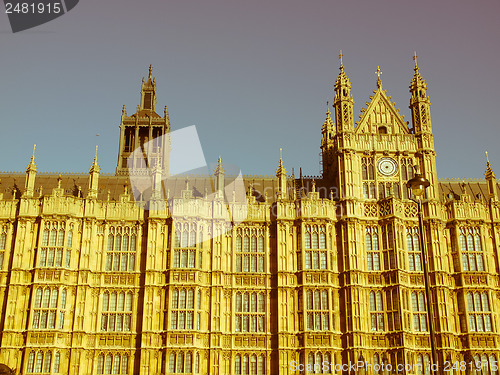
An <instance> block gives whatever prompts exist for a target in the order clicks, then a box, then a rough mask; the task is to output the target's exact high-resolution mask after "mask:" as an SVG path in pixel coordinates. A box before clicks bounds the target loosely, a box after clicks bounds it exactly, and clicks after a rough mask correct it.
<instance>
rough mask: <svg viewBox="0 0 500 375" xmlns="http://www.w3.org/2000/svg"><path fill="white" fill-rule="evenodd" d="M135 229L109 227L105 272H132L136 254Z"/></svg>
mask: <svg viewBox="0 0 500 375" xmlns="http://www.w3.org/2000/svg"><path fill="white" fill-rule="evenodd" d="M136 236H137V235H136V229H135V228H130V227H111V228H110V229H109V235H108V251H107V254H106V271H116V272H118V271H120V272H124V271H134V270H135V254H136V241H137V238H136Z"/></svg>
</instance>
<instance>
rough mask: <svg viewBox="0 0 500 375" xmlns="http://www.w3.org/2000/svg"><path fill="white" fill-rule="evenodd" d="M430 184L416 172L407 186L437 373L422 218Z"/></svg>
mask: <svg viewBox="0 0 500 375" xmlns="http://www.w3.org/2000/svg"><path fill="white" fill-rule="evenodd" d="M429 185H430V182H429V180H427V179H426V178H425V177H424V176H423V175H421V174H420V173H417V174H415V176H414V177H413V178H412V179H411V180H409V181H408V182H407V184H406V186H407V187H408V188H409V189H411V191H412V193H413V195H414V196H415V199H412V200H413V201H414V202H416V203H417V204H418V229H419V235H420V241H419V244H420V252H421V253H422V265H423V268H424V284H425V299H426V302H427V320H428V321H429V333H430V340H431V361H432V365H431V369H432V367H433V366H434V364H436V365H437V369H436V370H437V371H436V372H437V373H440V371H439V363H437V353H436V334H435V332H434V312H433V310H432V305H431V290H430V286H429V284H430V283H429V271H428V267H427V253H426V251H425V240H424V223H423V220H422V197H423V195H424V193H425V189H427V188H428V187H429Z"/></svg>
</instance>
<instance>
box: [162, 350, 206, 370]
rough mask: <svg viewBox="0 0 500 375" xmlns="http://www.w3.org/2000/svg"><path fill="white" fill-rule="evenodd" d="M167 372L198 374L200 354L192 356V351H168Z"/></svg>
mask: <svg viewBox="0 0 500 375" xmlns="http://www.w3.org/2000/svg"><path fill="white" fill-rule="evenodd" d="M193 361H194V363H193ZM193 365H194V366H193ZM193 367H194V369H193ZM168 372H169V373H171V374H193V373H194V374H198V373H199V372H200V354H199V353H196V354H195V355H194V358H193V353H192V352H179V353H170V361H169V371H168Z"/></svg>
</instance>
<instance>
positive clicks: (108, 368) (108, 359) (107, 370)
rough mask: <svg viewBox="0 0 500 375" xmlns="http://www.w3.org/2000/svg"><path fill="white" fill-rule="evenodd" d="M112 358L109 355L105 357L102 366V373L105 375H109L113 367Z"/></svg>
mask: <svg viewBox="0 0 500 375" xmlns="http://www.w3.org/2000/svg"><path fill="white" fill-rule="evenodd" d="M112 361H113V358H112V356H111V354H108V355H107V356H106V363H105V364H104V373H105V374H111V369H112V366H113V363H112Z"/></svg>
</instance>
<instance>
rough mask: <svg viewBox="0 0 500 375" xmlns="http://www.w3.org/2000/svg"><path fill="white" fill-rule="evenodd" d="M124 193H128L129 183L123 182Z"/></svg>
mask: <svg viewBox="0 0 500 375" xmlns="http://www.w3.org/2000/svg"><path fill="white" fill-rule="evenodd" d="M123 194H125V195H127V194H128V186H127V184H123Z"/></svg>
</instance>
